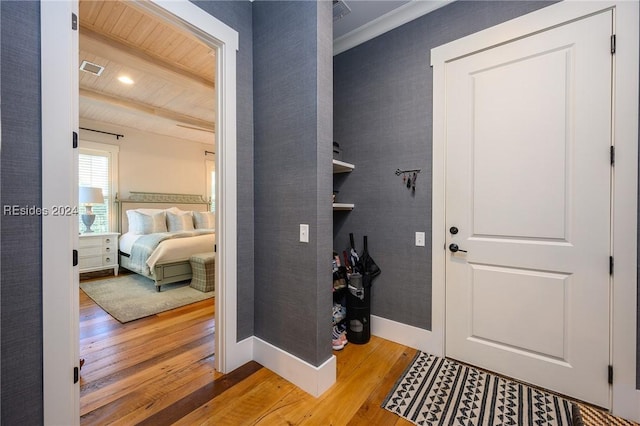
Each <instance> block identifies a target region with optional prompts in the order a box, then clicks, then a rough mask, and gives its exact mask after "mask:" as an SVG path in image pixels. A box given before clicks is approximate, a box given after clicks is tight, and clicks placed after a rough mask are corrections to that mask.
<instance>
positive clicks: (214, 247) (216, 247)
mask: <svg viewBox="0 0 640 426" xmlns="http://www.w3.org/2000/svg"><path fill="white" fill-rule="evenodd" d="M213 252H214V253H217V252H218V245H217V244H214V245H213Z"/></svg>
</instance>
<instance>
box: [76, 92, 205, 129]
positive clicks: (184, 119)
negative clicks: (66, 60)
mask: <svg viewBox="0 0 640 426" xmlns="http://www.w3.org/2000/svg"><path fill="white" fill-rule="evenodd" d="M80 97H82V98H84V99H86V100H91V101H97V102H102V103H106V104H109V105H112V106H116V107H119V108H125V109H128V110H132V111H136V112H142V113H145V114H148V115H152V116H154V117H161V118H164V119H168V120H172V121H175V122H176V123H179V124H182V125H183V127H184V126H185V125H186V126H192V127H199V128H200V129H202V130H206V131H209V132H212V133H215V126H214V124H213V123H212V122H209V121H205V120H201V119H199V118H195V117H190V116H188V115H184V114H180V113H178V112H175V111H170V110H166V109H163V108H158V107H155V106H153V105H148V104H144V103H142V102H138V101H133V100H129V99H124V98H121V97H116V96H112V95H107V94H105V93H101V92H96V91H94V90H90V89H83V88H80Z"/></svg>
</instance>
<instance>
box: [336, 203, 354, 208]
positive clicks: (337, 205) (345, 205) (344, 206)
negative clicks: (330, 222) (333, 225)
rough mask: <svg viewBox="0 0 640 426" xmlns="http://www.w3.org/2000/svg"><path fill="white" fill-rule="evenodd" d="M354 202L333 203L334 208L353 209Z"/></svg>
mask: <svg viewBox="0 0 640 426" xmlns="http://www.w3.org/2000/svg"><path fill="white" fill-rule="evenodd" d="M354 207H355V204H350V203H333V209H334V210H353V208H354Z"/></svg>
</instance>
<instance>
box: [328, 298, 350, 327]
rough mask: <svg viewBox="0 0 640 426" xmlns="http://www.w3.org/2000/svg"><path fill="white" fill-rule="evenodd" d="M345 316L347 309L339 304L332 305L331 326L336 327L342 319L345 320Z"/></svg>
mask: <svg viewBox="0 0 640 426" xmlns="http://www.w3.org/2000/svg"><path fill="white" fill-rule="evenodd" d="M346 316H347V309H346V308H345V307H344V306H342V305H340V304H339V303H334V304H333V311H332V319H333V321H332V324H333V325H336V324H338V323H339V322H340V321H342V320H343V319H345V318H346Z"/></svg>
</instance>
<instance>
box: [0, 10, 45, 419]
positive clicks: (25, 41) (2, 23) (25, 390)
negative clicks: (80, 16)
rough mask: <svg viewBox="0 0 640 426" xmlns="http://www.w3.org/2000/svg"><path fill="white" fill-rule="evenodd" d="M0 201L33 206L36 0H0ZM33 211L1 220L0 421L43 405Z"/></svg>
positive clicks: (37, 179)
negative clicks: (0, 146)
mask: <svg viewBox="0 0 640 426" xmlns="http://www.w3.org/2000/svg"><path fill="white" fill-rule="evenodd" d="M0 10H1V12H0V33H1V34H0V39H1V40H2V45H1V48H0V88H1V93H0V99H1V103H2V117H1V121H2V150H1V154H0V174H1V177H0V188H1V189H0V194H1V199H2V203H1V204H2V206H7V205H9V206H11V205H19V206H40V203H41V181H42V178H41V173H40V164H41V142H40V141H41V133H40V128H41V117H40V3H39V2H7V1H3V2H0ZM40 240H41V220H40V218H39V217H38V216H5V215H3V216H2V217H1V218H0V259H1V260H0V265H1V267H2V269H1V271H0V283H1V284H0V315H1V318H0V335H1V341H0V347H1V352H2V356H1V359H2V364H1V377H0V382H1V383H2V391H1V397H0V398H1V406H2V412H1V417H0V423H2V424H3V425H4V424H7V425H10V424H12V425H37V424H41V423H42V422H43V407H42V398H43V394H42V303H41V300H42V272H41V271H42V263H41V245H40Z"/></svg>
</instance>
